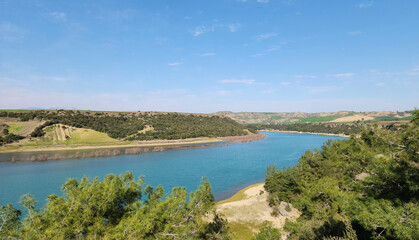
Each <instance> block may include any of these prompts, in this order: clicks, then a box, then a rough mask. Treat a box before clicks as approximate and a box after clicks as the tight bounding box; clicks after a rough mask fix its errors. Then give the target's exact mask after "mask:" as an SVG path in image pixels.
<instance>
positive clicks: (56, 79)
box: [44, 77, 68, 82]
mask: <svg viewBox="0 0 419 240" xmlns="http://www.w3.org/2000/svg"><path fill="white" fill-rule="evenodd" d="M44 79H46V80H49V81H53V82H66V81H67V80H68V79H67V78H65V77H44Z"/></svg>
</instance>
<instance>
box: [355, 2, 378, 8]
mask: <svg viewBox="0 0 419 240" xmlns="http://www.w3.org/2000/svg"><path fill="white" fill-rule="evenodd" d="M372 5H374V1H369V2H364V3H358V4H357V5H356V6H357V7H359V8H370V7H372Z"/></svg>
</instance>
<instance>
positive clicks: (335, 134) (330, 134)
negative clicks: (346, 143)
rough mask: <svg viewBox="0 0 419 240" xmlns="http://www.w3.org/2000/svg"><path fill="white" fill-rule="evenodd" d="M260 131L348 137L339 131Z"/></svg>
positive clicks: (265, 130)
mask: <svg viewBox="0 0 419 240" xmlns="http://www.w3.org/2000/svg"><path fill="white" fill-rule="evenodd" d="M259 131H260V132H281V133H299V134H311V135H324V136H335V137H345V138H349V137H350V136H349V135H346V134H341V133H318V132H299V131H285V130H267V129H264V130H259Z"/></svg>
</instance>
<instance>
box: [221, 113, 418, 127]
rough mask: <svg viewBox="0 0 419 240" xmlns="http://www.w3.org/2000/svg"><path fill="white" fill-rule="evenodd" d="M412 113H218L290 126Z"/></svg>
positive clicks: (392, 118) (392, 117)
mask: <svg viewBox="0 0 419 240" xmlns="http://www.w3.org/2000/svg"><path fill="white" fill-rule="evenodd" d="M411 112H412V111H404V112H398V111H375V112H353V111H340V112H321V113H305V112H229V111H223V112H216V113H214V114H215V115H219V116H226V117H229V118H231V119H233V120H236V121H237V122H239V123H242V124H289V123H325V122H334V123H336V122H341V123H351V122H357V121H359V122H382V121H408V120H410V119H411V118H412V114H411Z"/></svg>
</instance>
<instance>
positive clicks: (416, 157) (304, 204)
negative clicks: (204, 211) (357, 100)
mask: <svg viewBox="0 0 419 240" xmlns="http://www.w3.org/2000/svg"><path fill="white" fill-rule="evenodd" d="M265 188H266V189H267V190H268V191H269V192H270V193H271V195H270V204H271V205H275V204H277V203H278V202H280V201H287V202H291V203H292V204H293V206H295V207H296V208H297V209H299V210H300V211H301V212H302V215H301V216H300V217H299V218H298V220H297V222H295V223H293V222H288V223H287V224H286V225H285V230H287V231H289V232H291V236H290V238H291V239H292V238H297V239H323V238H329V239H337V238H339V239H356V238H358V239H419V221H418V219H419V206H418V197H419V111H417V110H416V111H414V118H413V119H412V121H411V124H410V126H409V127H408V128H407V129H405V130H403V131H399V132H394V131H389V130H386V129H379V128H377V127H370V128H364V129H363V130H362V131H361V134H360V135H359V136H355V135H352V136H351V138H350V139H349V140H342V141H328V142H327V143H325V144H324V145H323V146H322V148H321V149H320V150H314V151H307V152H306V153H305V154H304V155H303V156H302V157H301V159H300V160H299V163H298V164H297V165H296V166H294V167H289V168H286V169H283V170H276V168H275V166H270V167H268V169H267V172H266V184H265Z"/></svg>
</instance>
